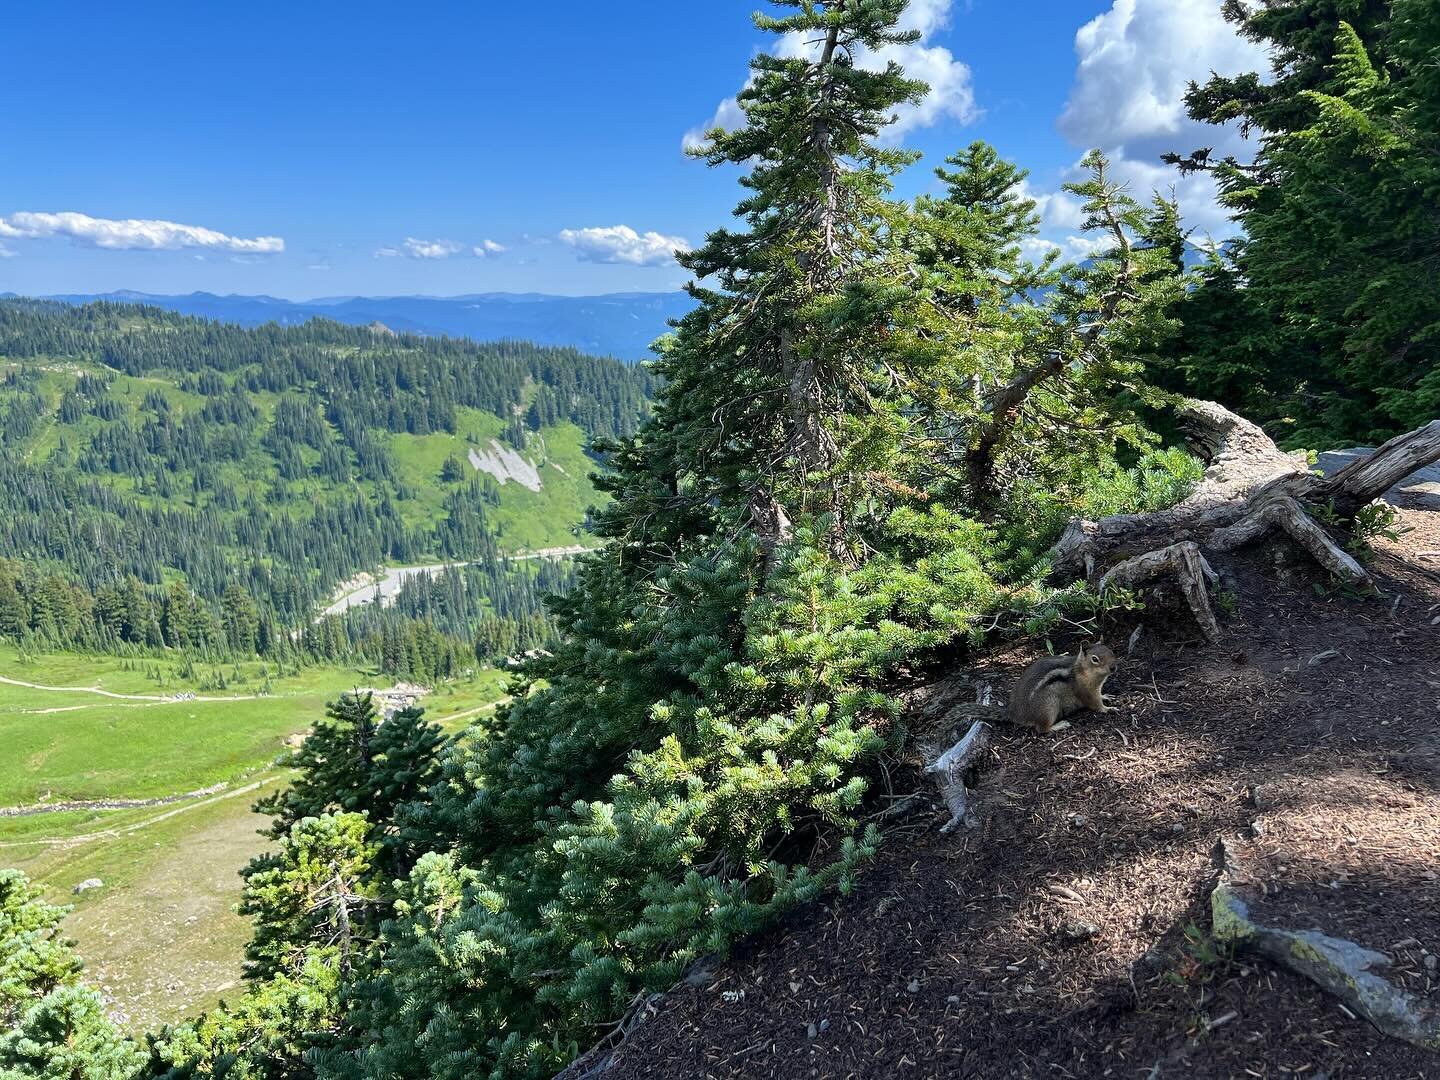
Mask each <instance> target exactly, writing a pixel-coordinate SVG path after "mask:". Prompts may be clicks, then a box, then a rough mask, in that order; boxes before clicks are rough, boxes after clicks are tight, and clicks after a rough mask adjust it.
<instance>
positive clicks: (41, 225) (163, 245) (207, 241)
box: [0, 211, 285, 255]
mask: <svg viewBox="0 0 1440 1080" xmlns="http://www.w3.org/2000/svg"><path fill="white" fill-rule="evenodd" d="M0 237H6V238H10V239H24V240H36V239H46V238H49V237H65V238H67V239H70V240H73V241H75V242H76V243H80V244H85V245H87V246H89V247H97V248H105V249H107V250H112V251H176V250H179V249H181V248H212V249H216V250H220V251H232V252H236V253H239V254H247V255H273V254H276V253H278V252H281V251H284V250H285V241H284V240H282V239H281V238H280V237H278V236H257V237H255V238H254V239H251V240H247V239H244V238H242V237H238V236H229V235H227V234H226V233H222V232H216V231H215V230H214V229H206V228H202V227H201V226H199V225H181V224H178V223H176V222H174V221H153V220H147V219H140V218H126V219H124V220H113V219H110V218H95V217H91V216H90V215H89V214H77V213H74V212H68V211H67V212H65V213H60V214H40V213H30V212H28V211H21V212H20V213H17V214H12V215H10V216H9V217H8V218H0Z"/></svg>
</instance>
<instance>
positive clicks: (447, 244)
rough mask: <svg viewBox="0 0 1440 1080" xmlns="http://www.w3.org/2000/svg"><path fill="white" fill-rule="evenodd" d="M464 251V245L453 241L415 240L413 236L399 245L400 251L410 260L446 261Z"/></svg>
mask: <svg viewBox="0 0 1440 1080" xmlns="http://www.w3.org/2000/svg"><path fill="white" fill-rule="evenodd" d="M464 250H465V245H464V244H461V243H457V242H456V241H454V240H417V239H415V237H413V236H407V237H406V238H405V243H404V244H402V245H401V251H402V252H403V253H404V254H405V255H406V256H408V257H409V258H412V259H448V258H450V256H451V255H459V254H460V253H461V252H462V251H464Z"/></svg>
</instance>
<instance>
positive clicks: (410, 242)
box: [375, 236, 505, 259]
mask: <svg viewBox="0 0 1440 1080" xmlns="http://www.w3.org/2000/svg"><path fill="white" fill-rule="evenodd" d="M504 250H505V245H504V244H497V243H496V242H495V241H494V240H486V241H484V242H483V243H480V244H474V245H470V244H462V243H460V241H458V240H421V239H418V238H417V237H414V236H407V237H406V238H405V242H404V243H403V244H386V245H385V246H383V247H379V248H376V249H375V257H376V258H377V259H399V258H406V259H449V258H453V257H454V256H456V255H473V256H475V257H476V258H477V259H483V258H485V256H487V255H499V254H500V253H501V252H503V251H504Z"/></svg>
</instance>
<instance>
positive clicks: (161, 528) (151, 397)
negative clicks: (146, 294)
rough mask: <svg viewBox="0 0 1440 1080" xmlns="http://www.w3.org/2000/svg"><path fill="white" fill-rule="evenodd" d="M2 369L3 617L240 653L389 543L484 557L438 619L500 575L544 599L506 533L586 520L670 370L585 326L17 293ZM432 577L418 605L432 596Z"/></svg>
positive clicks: (81, 632) (483, 598) (562, 529)
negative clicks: (258, 313)
mask: <svg viewBox="0 0 1440 1080" xmlns="http://www.w3.org/2000/svg"><path fill="white" fill-rule="evenodd" d="M0 372H3V374H0V418H3V425H0V455H3V467H0V552H3V553H4V557H5V559H6V560H7V561H6V562H5V563H4V564H3V565H0V634H6V635H9V636H15V635H20V634H22V633H24V632H26V631H28V632H30V633H32V634H34V635H38V636H39V637H41V638H43V639H44V640H47V641H51V642H55V643H59V644H66V643H70V644H79V645H85V646H87V647H105V646H107V645H116V644H129V645H134V646H149V647H154V646H172V647H184V648H197V649H202V650H205V649H212V650H213V649H214V648H216V647H221V648H230V649H232V650H235V651H238V652H240V653H242V654H253V653H254V652H255V651H256V650H257V649H258V650H259V651H260V652H261V653H262V654H263V653H269V652H271V651H274V650H281V649H284V648H285V647H286V646H285V644H284V643H285V642H286V641H287V640H288V639H289V634H290V632H291V631H292V630H294V629H297V628H302V627H305V626H306V625H307V624H308V623H309V622H310V620H311V618H312V617H313V616H314V615H315V614H316V613H317V612H318V610H319V609H320V608H321V607H323V606H324V602H325V601H327V600H328V598H329V597H330V596H331V594H332V592H333V591H334V590H335V588H336V586H337V585H338V584H339V583H340V582H342V581H344V580H346V579H348V578H350V577H352V576H353V575H355V574H356V573H358V572H362V571H368V570H371V569H374V568H376V567H378V566H381V565H383V564H397V563H398V564H407V565H408V564H424V563H432V562H442V561H443V562H456V563H459V562H480V563H482V564H484V566H485V568H486V569H485V570H484V573H485V574H486V575H487V581H486V582H485V583H483V588H481V589H480V590H479V591H477V590H475V589H472V590H470V592H469V593H467V594H466V595H468V596H469V597H470V599H469V600H467V601H466V605H465V607H464V608H463V609H462V610H456V611H449V610H448V609H447V614H446V615H445V616H444V617H443V618H442V619H441V620H440V621H441V622H442V623H443V624H444V625H445V627H446V629H447V630H448V631H451V632H455V633H458V634H460V635H461V636H462V637H463V638H464V639H465V640H468V638H469V635H470V633H471V632H472V631H473V630H474V628H475V626H476V624H477V622H478V621H479V619H480V618H481V616H482V614H484V613H485V612H486V611H489V612H490V613H491V614H492V615H493V614H494V606H493V604H492V603H491V601H490V600H489V599H488V598H490V597H493V598H494V599H495V602H497V603H499V604H500V605H501V608H502V609H503V613H504V614H503V617H504V618H510V617H511V616H512V615H515V616H516V617H518V618H519V619H520V620H521V621H522V622H523V621H526V620H529V621H531V622H536V621H537V620H538V622H543V621H544V618H545V617H544V614H543V609H542V607H541V605H540V602H539V598H538V597H539V595H540V591H541V588H542V587H545V586H552V585H555V584H556V579H555V576H554V575H553V574H551V573H550V572H549V571H543V574H544V576H545V581H544V582H543V583H541V585H540V586H535V582H534V579H535V575H536V571H535V569H534V568H525V569H515V570H509V569H506V568H504V567H502V566H501V564H500V562H499V559H500V556H502V555H503V554H506V553H511V554H513V553H519V552H522V551H527V550H535V549H543V548H551V547H563V546H572V545H575V544H576V543H577V542H578V541H577V530H579V528H580V527H581V526H582V524H583V522H584V518H585V513H586V509H587V507H588V506H589V505H590V504H591V503H592V502H593V501H595V493H594V491H593V489H592V487H591V486H590V483H589V480H588V473H589V470H590V469H591V468H592V467H593V462H592V460H591V458H590V457H589V456H588V453H587V447H588V446H589V444H590V443H591V442H593V441H595V440H605V439H611V438H615V437H619V436H626V435H629V434H630V433H632V432H633V431H634V430H635V428H636V426H637V425H638V423H639V422H640V420H641V418H642V417H643V415H644V412H645V409H646V408H647V400H648V397H649V394H650V393H651V391H652V389H653V385H652V378H651V376H650V375H649V374H648V373H647V372H646V371H645V370H644V369H643V368H632V367H626V366H624V365H621V364H619V363H617V362H615V361H609V360H599V359H594V358H591V357H586V356H583V355H581V354H579V353H576V352H574V351H573V350H569V349H546V348H538V347H535V346H529V345H524V344H516V343H506V344H498V345H478V344H475V343H472V342H468V341H461V340H450V339H432V338H417V337H409V336H403V337H397V336H394V335H391V334H387V333H382V332H378V331H374V330H370V329H367V328H356V327H348V326H342V325H340V324H337V323H331V322H324V321H312V322H309V323H306V324H304V325H302V326H298V327H285V328H282V327H278V326H273V325H272V326H265V327H260V328H257V329H242V328H239V327H236V326H229V325H225V324H219V323H210V322H204V321H200V320H197V319H191V318H186V317H182V316H178V315H173V314H169V313H166V312H162V311H159V310H156V309H151V308H141V307H132V306H125V305H113V304H94V305H90V306H87V307H79V308H74V307H69V306H66V305H62V304H55V303H48V302H35V301H23V300H10V301H5V302H3V303H0ZM471 577H472V578H473V577H474V572H472V574H471ZM423 584H425V583H423V582H418V581H417V582H412V583H411V584H410V587H409V589H408V594H407V597H406V601H405V603H404V604H403V605H401V608H402V610H404V611H406V612H411V613H415V612H417V611H418V610H419V609H420V608H427V609H428V606H433V605H428V606H427V605H426V604H425V603H424V602H422V601H420V600H417V599H415V594H416V593H417V592H418V591H419V590H420V589H421V587H422V585H423ZM471 584H473V585H481V584H482V583H480V582H476V581H472V582H471ZM453 591H454V590H451V592H453ZM517 594H523V596H524V597H525V599H519V600H517V599H516V596H517ZM376 618H377V616H376V615H374V614H372V615H371V616H369V617H368V618H365V617H363V616H357V617H356V618H354V619H352V620H351V622H354V623H363V625H361V626H356V627H347V628H340V629H338V630H337V629H336V628H322V631H323V633H322V636H321V637H319V638H317V639H315V640H316V643H317V647H319V648H321V649H322V650H323V651H333V650H334V649H337V648H338V649H343V648H345V647H347V646H349V645H353V644H354V643H355V641H356V640H358V639H359V637H361V636H364V635H367V634H375V633H379V632H380V631H379V628H377V627H375V626H374V625H373V624H374V623H375V621H376ZM532 629H533V628H532ZM337 635H338V638H337ZM491 636H492V637H494V636H496V635H494V634H493V633H492V634H491ZM500 636H502V637H503V636H504V635H500ZM541 636H542V637H543V634H542V635H541ZM535 639H536V634H535V633H533V632H526V633H522V634H520V635H519V638H518V640H520V641H522V642H529V643H532V644H533V643H534V641H535Z"/></svg>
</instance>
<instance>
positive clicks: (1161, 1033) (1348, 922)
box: [572, 509, 1440, 1080]
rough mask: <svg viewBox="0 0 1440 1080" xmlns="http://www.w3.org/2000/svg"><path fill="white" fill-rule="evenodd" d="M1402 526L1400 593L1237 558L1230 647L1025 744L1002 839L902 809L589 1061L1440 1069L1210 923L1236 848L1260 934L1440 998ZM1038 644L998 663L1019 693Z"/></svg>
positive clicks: (1429, 561)
mask: <svg viewBox="0 0 1440 1080" xmlns="http://www.w3.org/2000/svg"><path fill="white" fill-rule="evenodd" d="M1406 520H1407V523H1408V524H1409V525H1411V526H1413V527H1414V529H1415V531H1414V532H1412V533H1410V534H1409V535H1407V536H1406V537H1405V538H1404V539H1403V540H1402V541H1401V542H1400V543H1398V544H1393V543H1387V542H1382V543H1381V550H1380V554H1379V556H1378V558H1377V560H1376V562H1375V565H1374V567H1373V569H1374V571H1375V573H1376V578H1377V581H1378V582H1379V584H1380V586H1381V588H1382V590H1383V591H1384V594H1385V596H1384V598H1383V599H1361V598H1356V597H1347V596H1343V595H1339V594H1335V593H1326V592H1323V591H1317V588H1316V586H1317V585H1318V584H1319V582H1318V579H1317V577H1316V575H1315V574H1313V573H1312V572H1311V571H1310V569H1309V568H1307V567H1305V566H1303V565H1294V566H1284V565H1282V566H1276V565H1272V562H1273V560H1272V559H1271V558H1270V557H1269V555H1268V554H1251V555H1249V556H1247V557H1246V558H1245V559H1244V560H1241V561H1239V562H1237V563H1235V564H1233V565H1231V566H1229V567H1228V568H1222V573H1225V572H1226V571H1227V570H1228V573H1229V580H1228V582H1227V587H1228V590H1229V591H1230V593H1232V594H1233V600H1234V611H1233V613H1232V614H1231V615H1230V617H1229V619H1228V621H1227V623H1226V630H1227V636H1226V638H1225V639H1224V641H1223V642H1222V644H1221V645H1220V646H1218V647H1214V648H1210V647H1204V646H1202V645H1201V643H1199V642H1198V641H1197V640H1195V635H1194V634H1193V629H1192V627H1191V626H1190V625H1188V624H1187V623H1186V622H1185V621H1184V620H1183V619H1180V618H1178V617H1177V618H1176V619H1175V620H1174V622H1173V623H1172V624H1170V625H1168V626H1165V625H1161V626H1158V627H1156V626H1155V625H1154V623H1153V622H1152V624H1151V627H1152V629H1151V632H1150V633H1149V634H1148V635H1147V638H1146V639H1143V640H1148V641H1149V642H1150V643H1151V645H1150V647H1149V648H1147V647H1146V646H1145V645H1144V644H1142V645H1141V647H1140V649H1139V650H1138V652H1137V655H1136V656H1135V657H1133V658H1132V659H1131V660H1130V661H1129V662H1128V663H1127V664H1126V665H1125V666H1124V667H1122V669H1121V672H1120V675H1119V676H1117V679H1116V680H1115V681H1112V683H1111V687H1110V689H1111V690H1112V691H1113V693H1114V696H1115V697H1117V698H1118V705H1119V708H1120V711H1119V712H1117V713H1114V714H1111V715H1109V716H1106V717H1104V718H1101V717H1098V716H1094V715H1088V716H1081V717H1080V718H1078V721H1077V722H1076V723H1075V725H1074V728H1073V729H1072V730H1070V731H1066V732H1063V733H1060V734H1058V735H1056V736H1053V737H1050V738H1037V737H1034V736H1031V735H1026V734H1013V733H1011V732H1008V731H1007V732H1002V733H1001V738H1000V739H999V741H998V744H997V746H996V747H995V749H994V751H993V761H992V764H991V766H990V767H989V768H987V769H986V770H985V771H984V772H983V774H982V779H981V781H980V798H981V799H982V801H983V808H984V809H983V814H984V818H985V821H984V824H983V826H982V827H981V828H980V829H978V830H976V831H974V832H965V831H963V830H962V831H961V832H959V833H957V834H954V835H950V836H941V835H939V834H938V833H937V832H936V826H937V825H938V824H939V823H940V822H941V821H943V820H944V818H945V815H944V814H943V813H942V812H939V811H934V812H932V811H931V810H930V809H928V808H927V809H924V810H922V811H921V812H918V813H916V814H915V815H913V816H911V817H910V818H909V819H906V820H905V821H903V822H902V823H901V824H900V825H899V826H898V827H896V828H893V829H892V830H891V831H890V833H889V838H888V840H887V843H886V844H885V846H884V848H883V849H882V852H881V855H880V856H879V858H878V860H877V862H876V865H875V866H874V868H873V870H872V871H871V872H870V874H869V875H868V876H867V877H866V878H865V879H864V880H863V881H862V882H861V884H860V886H859V887H858V888H857V889H856V891H855V892H854V894H852V895H851V896H850V897H848V898H845V899H836V900H833V901H832V902H830V903H828V904H825V905H817V906H813V907H811V908H808V909H806V910H804V911H801V912H799V913H797V914H796V915H795V916H794V917H793V918H792V919H791V920H790V923H789V924H788V926H787V927H785V928H782V929H781V930H779V931H776V932H774V933H772V934H770V935H767V936H766V937H764V938H762V939H760V940H758V941H756V942H754V943H752V944H750V945H749V946H747V947H746V948H745V949H744V950H743V951H741V952H740V953H738V954H737V955H736V956H735V957H733V958H732V959H731V960H730V961H729V962H727V963H725V964H723V965H720V966H719V967H718V968H717V969H716V970H715V972H714V978H713V980H710V979H694V980H692V983H691V984H687V985H683V986H681V987H679V988H677V989H676V990H675V991H673V992H672V993H670V994H669V995H666V997H665V998H663V999H662V1000H660V1001H659V1002H657V1003H656V1004H655V1005H654V1006H653V1007H652V1008H651V1009H650V1010H648V1012H649V1015H648V1017H647V1018H646V1019H645V1021H644V1022H643V1023H641V1024H640V1025H639V1026H638V1027H637V1028H636V1029H635V1030H634V1031H633V1033H632V1034H631V1036H630V1038H629V1039H628V1041H627V1042H626V1043H625V1044H624V1046H623V1047H621V1048H620V1050H619V1051H618V1053H616V1054H615V1055H614V1061H613V1065H612V1066H611V1067H610V1068H608V1069H605V1070H604V1071H603V1073H595V1072H593V1070H594V1069H595V1067H596V1066H597V1065H603V1063H604V1059H605V1058H609V1057H610V1055H609V1054H606V1055H603V1057H595V1056H592V1057H591V1058H590V1059H589V1060H588V1061H586V1062H585V1063H583V1064H581V1067H580V1068H577V1069H574V1070H572V1073H573V1075H576V1076H578V1075H585V1074H587V1073H590V1074H591V1075H603V1076H604V1077H605V1078H606V1080H620V1078H640V1077H666V1078H670V1077H677V1078H678V1077H786V1078H789V1077H797V1078H799V1077H887V1078H888V1077H941V1076H943V1077H975V1078H985V1080H992V1078H1001V1077H1077V1078H1078V1077H1117V1078H1121V1077H1124V1078H1136V1077H1142V1078H1144V1077H1149V1078H1156V1077H1187V1078H1190V1077H1245V1076H1252V1077H1266V1078H1269V1077H1276V1078H1279V1077H1292V1076H1299V1077H1310V1078H1320V1077H1329V1078H1332V1080H1333V1078H1339V1077H1365V1078H1376V1080H1379V1078H1386V1080H1399V1078H1403V1077H1440V1056H1437V1055H1432V1054H1428V1053H1426V1052H1424V1051H1421V1050H1419V1049H1417V1048H1415V1047H1412V1046H1409V1045H1407V1044H1404V1043H1400V1042H1397V1041H1394V1040H1392V1039H1389V1038H1386V1037H1384V1036H1382V1035H1380V1034H1379V1033H1378V1032H1376V1031H1375V1030H1374V1029H1373V1028H1372V1027H1370V1026H1369V1025H1368V1024H1367V1023H1365V1022H1363V1021H1361V1020H1357V1019H1355V1018H1354V1017H1352V1016H1350V1015H1347V1013H1346V1012H1345V1010H1344V1009H1343V1008H1342V1007H1340V1006H1339V1005H1338V1004H1337V1002H1336V1001H1335V1000H1334V999H1333V998H1330V997H1327V996H1326V995H1325V994H1323V993H1322V992H1321V991H1320V990H1318V989H1316V988H1315V987H1313V986H1312V985H1311V984H1309V983H1307V982H1305V981H1304V980H1302V979H1300V978H1299V977H1297V976H1294V975H1291V974H1289V973H1287V972H1284V971H1282V970H1280V969H1278V968H1275V967H1273V966H1271V965H1270V964H1268V963H1267V962H1264V961H1254V960H1249V959H1246V958H1243V957H1234V956H1232V955H1227V953H1226V951H1225V950H1224V949H1219V948H1217V947H1216V946H1215V945H1214V943H1213V942H1212V941H1211V940H1210V936H1209V931H1210V917H1209V906H1208V897H1209V893H1210V891H1211V889H1212V887H1213V886H1214V883H1215V880H1216V874H1217V867H1218V862H1217V855H1216V852H1217V849H1218V847H1219V844H1220V842H1221V841H1222V840H1224V841H1226V842H1227V843H1228V844H1229V845H1230V846H1231V850H1232V851H1233V852H1235V853H1236V854H1237V857H1239V858H1240V859H1242V860H1243V862H1244V864H1245V865H1246V867H1247V873H1248V874H1249V875H1250V877H1251V879H1252V880H1253V881H1254V883H1255V888H1256V890H1257V894H1259V895H1262V896H1263V901H1262V902H1261V904H1260V908H1261V910H1259V911H1258V912H1257V914H1260V915H1263V916H1264V918H1265V920H1266V921H1270V922H1280V923H1284V924H1285V925H1289V926H1292V927H1294V928H1297V929H1308V928H1310V927H1312V926H1318V927H1319V928H1321V929H1323V930H1325V931H1326V932H1328V933H1331V934H1335V935H1337V936H1343V937H1349V938H1351V939H1353V940H1355V941H1358V942H1359V943H1361V944H1363V945H1367V946H1369V947H1371V948H1374V949H1377V950H1380V951H1382V952H1385V953H1387V954H1388V955H1390V956H1391V958H1392V959H1393V961H1394V967H1393V968H1392V969H1391V971H1390V972H1389V973H1388V974H1389V977H1390V978H1391V979H1392V981H1394V982H1396V983H1399V984H1403V985H1404V986H1405V987H1406V988H1407V989H1410V990H1412V991H1415V992H1416V993H1418V994H1420V995H1422V996H1423V997H1425V999H1426V1000H1427V1001H1428V1002H1429V1003H1430V1004H1431V1005H1432V1006H1435V1007H1440V972H1437V954H1440V881H1437V871H1440V790H1437V789H1440V625H1436V624H1437V623H1440V514H1437V513H1432V512H1425V511H1421V510H1418V509H1410V510H1407V511H1406ZM1397 598H1398V607H1397V606H1394V605H1395V604H1396V600H1397ZM1126 632H1128V627H1124V626H1117V627H1114V628H1112V630H1111V632H1110V634H1109V635H1108V636H1110V638H1111V640H1112V641H1113V642H1115V643H1116V644H1117V645H1120V644H1123V641H1124V636H1123V635H1124V634H1125V633H1126ZM1056 644H1057V646H1061V645H1068V644H1070V642H1057V643H1056ZM1331 650H1334V651H1335V653H1336V655H1330V656H1327V655H1326V654H1328V653H1330V652H1331ZM1032 656H1033V652H1031V651H1029V650H1028V649H1014V650H1011V651H1008V652H1002V653H999V654H996V655H993V656H990V657H988V658H986V659H985V660H984V661H983V662H982V663H981V664H980V665H979V667H980V668H981V669H983V670H984V671H986V672H988V673H989V674H990V675H993V676H994V678H995V680H996V684H997V686H999V687H1000V688H1002V690H1004V691H1006V692H1008V687H1009V685H1010V682H1011V680H1013V678H1014V676H1015V675H1016V674H1018V672H1019V670H1020V669H1021V668H1022V667H1023V666H1024V664H1025V663H1027V662H1028V661H1029V660H1030V659H1031V658H1032ZM907 785H908V786H909V788H918V787H919V786H920V784H919V781H918V780H917V779H916V778H915V777H914V776H913V775H912V776H909V777H904V778H901V779H900V780H899V781H898V784H897V786H898V787H899V788H900V789H901V790H906V788H907Z"/></svg>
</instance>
